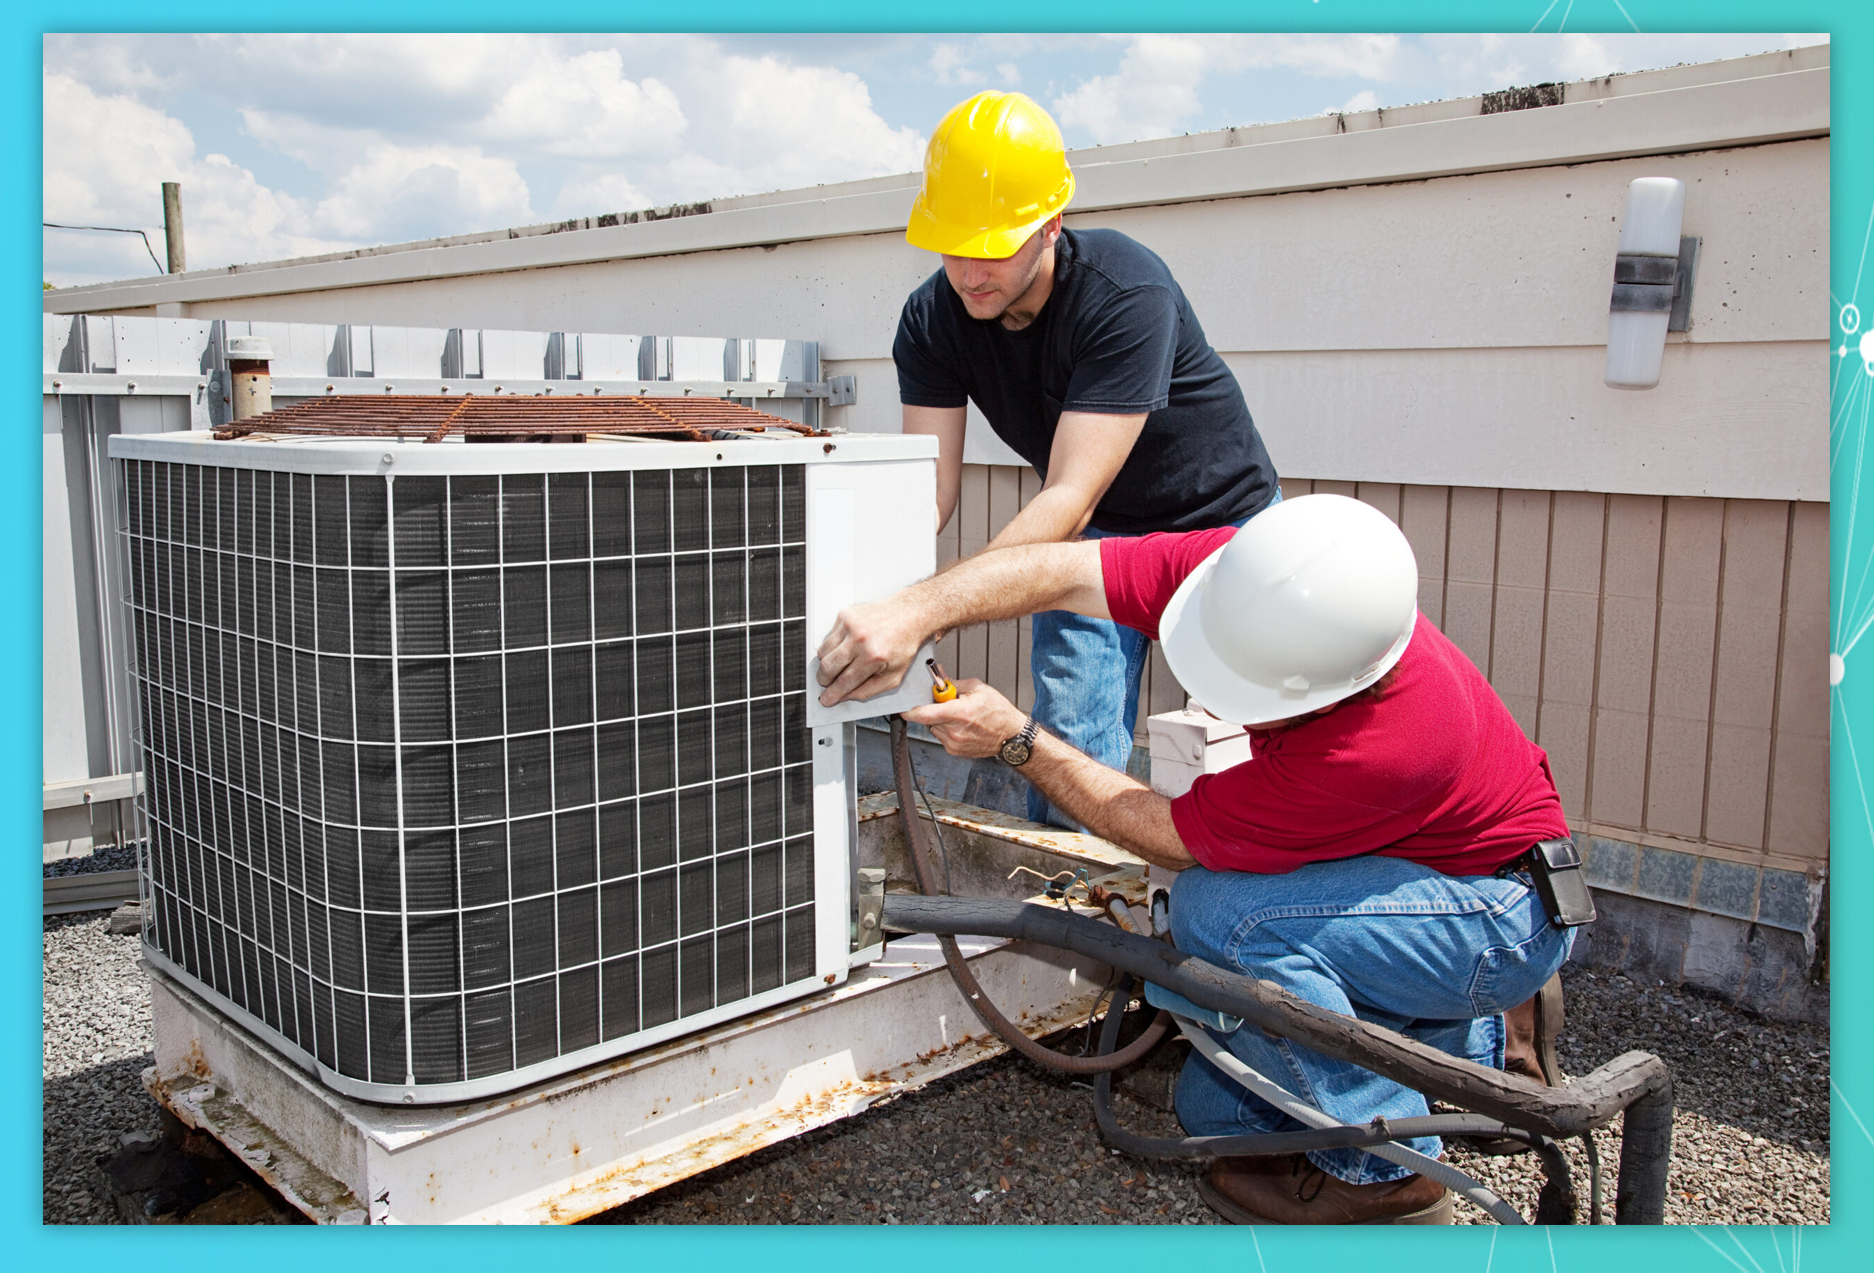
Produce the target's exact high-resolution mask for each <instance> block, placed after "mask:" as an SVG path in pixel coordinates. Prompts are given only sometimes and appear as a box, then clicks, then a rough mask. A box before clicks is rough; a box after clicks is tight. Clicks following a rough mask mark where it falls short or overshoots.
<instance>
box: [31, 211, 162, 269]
mask: <svg viewBox="0 0 1874 1273" xmlns="http://www.w3.org/2000/svg"><path fill="white" fill-rule="evenodd" d="M39 224H40V225H42V226H44V227H45V228H46V229H48V230H97V231H99V232H101V233H105V234H134V235H136V236H137V237H138V238H140V239H142V240H143V250H144V251H145V252H148V253H149V254H150V260H151V261H153V262H155V265H156V272H157V273H158V274H167V273H168V272H169V271H168V270H165V269H164V268H163V263H162V262H161V261H158V260H157V259H156V249H155V248H153V247H151V246H150V236H149V235H147V234H145V233H144V232H143V231H141V230H126V229H125V228H124V227H123V226H120V225H60V224H59V223H58V222H57V221H41V222H40V223H39Z"/></svg>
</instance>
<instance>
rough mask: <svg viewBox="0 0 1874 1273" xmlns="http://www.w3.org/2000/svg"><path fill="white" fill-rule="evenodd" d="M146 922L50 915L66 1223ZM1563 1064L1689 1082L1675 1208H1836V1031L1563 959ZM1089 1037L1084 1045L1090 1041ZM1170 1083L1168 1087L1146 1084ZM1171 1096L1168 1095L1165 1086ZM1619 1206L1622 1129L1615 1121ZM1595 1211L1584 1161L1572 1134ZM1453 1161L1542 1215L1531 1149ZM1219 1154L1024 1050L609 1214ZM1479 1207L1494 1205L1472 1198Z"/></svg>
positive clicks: (1010, 1185) (1073, 1201) (1028, 1204)
mask: <svg viewBox="0 0 1874 1273" xmlns="http://www.w3.org/2000/svg"><path fill="white" fill-rule="evenodd" d="M136 957H137V941H136V938H134V937H129V936H125V937H113V936H110V935H109V934H107V933H106V932H105V916H104V914H103V913H101V912H100V913H96V914H90V915H77V916H67V917H62V918H56V919H48V920H46V921H45V1067H44V1073H45V1182H46V1192H45V1199H46V1201H45V1219H46V1221H47V1222H49V1223H73V1222H78V1223H83V1222H108V1221H113V1220H115V1219H116V1213H115V1210H114V1208H113V1207H112V1205H111V1203H110V1202H109V1201H108V1199H106V1198H105V1196H104V1193H103V1181H102V1175H101V1173H100V1172H99V1171H98V1170H97V1168H96V1167H95V1165H94V1164H93V1157H94V1156H95V1155H96V1154H98V1153H101V1152H106V1151H109V1150H112V1149H115V1147H116V1145H117V1138H118V1137H119V1136H120V1135H122V1134H123V1133H125V1132H130V1131H146V1130H154V1129H155V1128H156V1126H157V1117H156V1105H155V1103H154V1102H153V1101H151V1100H150V1098H149V1097H148V1095H147V1094H145V1093H144V1091H143V1089H142V1086H141V1085H140V1084H139V1083H138V1081H137V1074H138V1072H139V1071H140V1070H141V1069H142V1068H143V1067H144V1066H146V1065H148V1064H149V1063H150V1055H149V1047H150V1026H149V1011H150V1000H149V991H148V988H147V985H146V984H145V982H144V978H143V974H142V973H141V972H140V971H139V970H138V968H137V966H136ZM1564 980H1565V984H1566V986H1567V994H1568V1002H1567V1007H1568V1024H1567V1029H1566V1030H1565V1032H1564V1035H1563V1038H1562V1040H1561V1055H1562V1063H1563V1066H1564V1068H1565V1069H1566V1070H1568V1072H1570V1073H1584V1072H1586V1071H1587V1070H1589V1069H1592V1068H1593V1067H1594V1066H1596V1065H1599V1064H1601V1063H1602V1062H1604V1061H1607V1060H1609V1059H1611V1058H1612V1057H1614V1056H1616V1055H1618V1054H1619V1053H1621V1052H1625V1051H1628V1050H1631V1049H1634V1048H1639V1049H1644V1050H1648V1051H1653V1052H1656V1053H1658V1054H1659V1055H1660V1056H1662V1057H1664V1058H1665V1060H1666V1062H1667V1063H1668V1064H1669V1065H1670V1066H1671V1067H1672V1069H1673V1073H1674V1075H1675V1078H1676V1080H1677V1083H1678V1118H1677V1123H1676V1128H1675V1135H1674V1140H1673V1171H1672V1177H1671V1190H1670V1195H1669V1198H1668V1203H1667V1219H1668V1220H1669V1221H1671V1222H1674V1223H1689V1222H1699V1223H1727V1224H1765V1223H1775V1224H1796V1223H1801V1224H1826V1223H1827V1222H1828V1219H1829V1198H1828V1191H1829V1165H1828V1064H1829V1052H1828V1035H1827V1031H1826V1029H1825V1028H1823V1027H1820V1026H1803V1025H1784V1024H1779V1023H1775V1022H1768V1021H1764V1020H1762V1019H1760V1018H1757V1017H1754V1016H1751V1015H1750V1014H1748V1013H1745V1012H1740V1011H1738V1010H1736V1009H1732V1008H1729V1007H1727V1006H1725V1005H1724V1004H1723V1003H1722V1002H1720V1001H1718V1000H1716V999H1713V998H1710V997H1708V996H1704V995H1700V994H1697V993H1695V992H1691V991H1684V990H1669V989H1667V988H1664V987H1660V986H1657V985H1655V986H1642V985H1639V984H1637V983H1635V982H1632V981H1629V980H1627V979H1626V978H1624V977H1618V976H1614V977H1610V976H1606V975H1597V974H1593V973H1589V972H1585V971H1582V970H1569V971H1567V972H1565V973H1564ZM1076 1046H1077V1040H1076ZM1141 1087H1142V1088H1143V1089H1144V1095H1145V1096H1146V1097H1147V1098H1150V1097H1151V1096H1152V1095H1153V1091H1152V1088H1151V1084H1150V1083H1142V1084H1141ZM1159 1095H1160V1096H1161V1097H1162V1093H1159ZM1117 1108H1118V1112H1119V1117H1120V1119H1121V1120H1122V1121H1123V1122H1124V1123H1126V1124H1127V1125H1128V1126H1129V1127H1131V1128H1133V1129H1134V1130H1136V1131H1140V1132H1144V1133H1147V1134H1154V1135H1170V1134H1175V1133H1176V1130H1177V1128H1176V1124H1175V1120H1174V1119H1173V1118H1172V1116H1171V1115H1170V1114H1169V1113H1168V1112H1167V1111H1165V1110H1163V1109H1160V1108H1157V1107H1156V1105H1155V1104H1154V1103H1152V1101H1151V1100H1150V1099H1135V1098H1134V1097H1133V1096H1130V1095H1127V1094H1125V1093H1124V1092H1123V1091H1122V1094H1121V1095H1120V1097H1119V1098H1118V1101H1117ZM1598 1144H1599V1146H1600V1150H1601V1161H1602V1166H1603V1170H1604V1173H1605V1174H1606V1177H1607V1199H1608V1201H1607V1207H1608V1210H1609V1213H1610V1214H1609V1215H1608V1217H1607V1218H1608V1219H1609V1220H1611V1218H1612V1216H1611V1211H1612V1206H1613V1203H1612V1196H1613V1185H1612V1177H1613V1171H1614V1167H1615V1164H1616V1163H1617V1162H1618V1160H1619V1136H1618V1134H1617V1133H1616V1132H1614V1131H1603V1132H1601V1133H1600V1134H1599V1136H1598ZM1569 1152H1570V1158H1571V1160H1572V1161H1573V1163H1574V1164H1575V1171H1576V1182H1577V1185H1578V1187H1579V1188H1580V1190H1581V1193H1582V1198H1583V1204H1584V1214H1583V1220H1584V1221H1585V1219H1586V1215H1585V1203H1586V1197H1587V1185H1586V1168H1585V1159H1584V1156H1583V1154H1582V1152H1581V1148H1580V1143H1579V1142H1570V1144H1569ZM1450 1154H1451V1158H1452V1160H1453V1162H1454V1163H1456V1164H1457V1165H1458V1166H1460V1167H1462V1168H1464V1169H1465V1170H1468V1171H1471V1172H1472V1173H1473V1174H1475V1175H1476V1176H1477V1177H1478V1178H1479V1179H1481V1180H1483V1181H1484V1182H1485V1183H1487V1184H1489V1185H1490V1186H1491V1187H1493V1188H1495V1189H1497V1190H1498V1191H1499V1192H1501V1193H1502V1194H1503V1195H1504V1197H1505V1198H1507V1199H1508V1200H1509V1201H1510V1202H1511V1203H1512V1204H1514V1205H1516V1206H1517V1207H1518V1208H1520V1209H1521V1210H1523V1212H1524V1213H1525V1214H1529V1213H1530V1211H1531V1210H1532V1209H1533V1206H1534V1202H1535V1193H1536V1189H1537V1187H1538V1185H1539V1183H1540V1173H1539V1171H1538V1169H1537V1167H1536V1163H1535V1160H1534V1159H1533V1158H1532V1157H1529V1156H1523V1157H1517V1158H1483V1157H1480V1156H1477V1155H1475V1154H1471V1153H1469V1152H1468V1151H1466V1150H1465V1149H1463V1148H1462V1147H1458V1146H1453V1147H1451V1149H1450ZM1197 1171H1198V1169H1197V1168H1195V1167H1193V1166H1188V1165H1184V1164H1179V1163H1146V1162H1140V1161H1138V1160H1135V1159H1131V1158H1127V1157H1125V1156H1123V1155H1119V1154H1115V1153H1113V1152H1112V1151H1111V1150H1109V1149H1107V1148H1106V1147H1105V1146H1104V1145H1102V1144H1101V1143H1100V1141H1099V1136H1098V1133H1097V1132H1096V1131H1095V1129H1094V1126H1093V1110H1092V1093H1091V1091H1090V1090H1089V1089H1088V1087H1087V1086H1086V1085H1085V1084H1084V1083H1081V1082H1079V1081H1077V1080H1072V1079H1069V1078H1067V1077H1065V1076H1062V1075H1058V1074H1054V1073H1052V1072H1049V1071H1044V1070H1042V1069H1040V1068H1039V1067H1037V1066H1035V1065H1033V1064H1031V1063H1029V1062H1027V1061H1024V1060H1021V1059H1019V1058H1015V1057H1009V1056H1004V1057H1001V1058H998V1059H997V1060H994V1061H990V1062H986V1063H984V1064H982V1065H978V1066H975V1067H972V1068H971V1069H968V1070H965V1071H963V1072H961V1073H959V1074H955V1075H951V1076H950V1077H948V1078H945V1079H941V1080H939V1081H937V1082H935V1083H932V1084H931V1085H929V1086H928V1087H926V1088H924V1089H923V1090H921V1091H918V1092H912V1093H908V1094H906V1095H904V1096H901V1097H899V1098H897V1099H895V1100H891V1101H888V1102H885V1103H882V1104H880V1105H876V1106H874V1107H873V1108H872V1109H870V1110H868V1111H867V1112H865V1113H864V1114H861V1115H859V1116H858V1117H855V1118H850V1119H846V1120H843V1121H841V1122H838V1123H835V1124H833V1125H831V1126H829V1127H825V1128H821V1129H819V1130H818V1131H814V1132H810V1133H808V1134H806V1135H804V1136H799V1137H796V1138H794V1139H792V1140H790V1141H787V1142H785V1143H783V1144H780V1145H775V1146H771V1147H769V1148H767V1149H764V1150H761V1151H759V1152H757V1153H754V1154H751V1155H749V1156H748V1157H746V1158H742V1159H739V1160H737V1161H736V1162H733V1163H730V1164H727V1165H725V1166H722V1167H718V1168H716V1169H715V1170H713V1171H709V1172H705V1173H703V1174H702V1175H699V1176H695V1177H692V1178H691V1179H689V1180H686V1181H682V1182H679V1183H678V1184H675V1185H671V1186H669V1187H668V1188H665V1189H661V1190H659V1191H658V1192H656V1193H653V1194H649V1195H647V1196H645V1197H643V1198H640V1199H638V1200H636V1201H635V1202H632V1203H629V1204H627V1205H625V1206H623V1207H619V1208H617V1209H616V1210H613V1211H610V1212H607V1213H606V1214H605V1215H603V1216H600V1217H598V1220H599V1222H601V1223H617V1224H671V1223H675V1224H682V1223H709V1224H724V1223H730V1224H733V1223H757V1224H759V1223H776V1222H794V1223H879V1222H885V1223H901V1224H912V1223H921V1224H930V1223H961V1224H1011V1223H1073V1224H1081V1223H1089V1224H1107V1223H1124V1224H1208V1223H1212V1222H1214V1220H1215V1217H1214V1216H1212V1215H1211V1213H1210V1212H1209V1211H1208V1210H1207V1209H1206V1208H1205V1207H1204V1206H1203V1204H1202V1203H1200V1202H1199V1201H1198V1199H1197V1194H1196V1190H1195V1187H1194V1182H1195V1179H1196V1175H1197ZM1458 1218H1459V1220H1460V1221H1461V1222H1483V1221H1484V1220H1485V1217H1484V1215H1483V1213H1482V1212H1481V1211H1480V1210H1478V1209H1477V1208H1475V1207H1473V1206H1471V1205H1470V1204H1469V1203H1466V1202H1464V1201H1462V1200H1460V1201H1459V1203H1458Z"/></svg>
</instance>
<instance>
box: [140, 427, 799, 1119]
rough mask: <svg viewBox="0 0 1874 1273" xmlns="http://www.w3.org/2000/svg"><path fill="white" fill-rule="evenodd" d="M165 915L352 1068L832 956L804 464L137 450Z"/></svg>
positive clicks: (669, 1002) (448, 1066)
mask: <svg viewBox="0 0 1874 1273" xmlns="http://www.w3.org/2000/svg"><path fill="white" fill-rule="evenodd" d="M119 463H120V464H121V465H122V469H121V477H122V490H123V493H124V507H123V510H122V512H123V518H124V521H123V525H124V527H125V534H126V549H127V556H128V561H129V564H130V572H129V577H130V589H131V596H130V602H131V614H132V620H133V626H134V629H135V631H134V637H135V649H136V668H135V671H136V679H137V686H138V695H139V705H140V708H141V721H142V726H141V728H142V739H141V741H142V746H143V748H144V750H145V753H146V755H145V769H146V773H147V775H148V787H147V795H146V804H147V809H148V814H149V819H150V826H151V854H150V885H151V890H152V894H153V897H154V903H155V905H154V911H155V921H154V927H153V929H152V933H151V937H150V940H151V941H152V942H153V943H154V945H155V946H156V948H157V949H158V950H159V951H160V952H161V953H162V954H163V955H165V956H167V957H168V958H169V959H170V960H171V961H173V962H174V963H175V964H177V965H178V966H180V967H181V968H182V969H184V970H185V971H186V972H188V973H189V974H190V975H191V976H193V977H195V978H196V979H198V980H199V981H200V982H202V983H203V984H205V985H207V986H209V987H211V988H212V989H213V990H215V991H216V992H217V993H219V994H220V995H222V996H225V997H226V998H227V999H228V1000H230V1001H231V1002H232V1003H234V1004H236V1005H238V1006H239V1007H240V1008H242V1009H244V1010H246V1011H247V1012H249V1013H251V1014H252V1015H253V1016H255V1017H257V1018H259V1019H260V1020H261V1021H263V1022H265V1023H266V1024H267V1025H268V1026H269V1027H271V1028H272V1029H274V1030H275V1031H277V1032H278V1033H279V1034H280V1035H282V1036H284V1037H285V1038H286V1039H288V1040H290V1041H292V1042H293V1043H294V1044H296V1045H297V1046H298V1047H299V1048H301V1049H303V1050H304V1051H305V1052H306V1053H308V1054H310V1055H312V1056H315V1057H317V1058H318V1060H319V1061H320V1062H322V1063H323V1064H324V1065H326V1066H328V1067H330V1068H331V1069H333V1070H336V1071H337V1072H338V1073H340V1074H342V1075H346V1076H349V1077H351V1078H354V1079H357V1080H360V1081H364V1082H369V1083H372V1084H379V1083H384V1084H398V1085H404V1084H409V1083H416V1084H434V1083H450V1082H460V1081H464V1080H474V1079H481V1078H487V1077H490V1076H496V1075H500V1074H502V1073H505V1072H508V1071H511V1070H514V1069H517V1068H520V1067H524V1066H529V1065H533V1064H537V1063H540V1062H544V1061H549V1060H552V1059H554V1058H556V1057H559V1056H563V1055H566V1054H568V1053H572V1052H577V1051H579V1050H580V1049H583V1048H588V1047H593V1046H596V1045H598V1044H600V1043H603V1042H607V1041H613V1040H619V1039H624V1038H626V1037H627V1036H630V1035H633V1034H636V1033H638V1032H641V1031H644V1030H648V1029H652V1028H654V1027H657V1026H660V1025H664V1024H667V1023H670V1022H673V1021H677V1020H680V1019H681V1018H683V1017H686V1016H691V1015H694V1014H697V1013H701V1012H704V1011H707V1010H709V1009H711V1008H713V1007H716V1006H719V1005H724V1004H730V1003H733V1002H735V1001H737V1000H739V999H744V998H747V997H749V996H751V995H755V994H759V993H761V992H763V991H767V990H772V989H775V988H777V987H779V986H781V985H783V984H787V983H792V982H798V981H801V980H803V979H805V978H808V977H811V976H812V975H813V972H814V968H813V961H814V941H813V933H814V899H813V893H812V887H813V868H812V862H813V852H812V850H813V824H812V807H813V802H812V782H811V765H810V757H809V754H808V753H809V750H810V744H811V741H812V740H811V734H810V731H809V730H808V728H807V725H806V696H805V670H804V666H803V655H804V648H805V639H804V637H805V634H804V632H803V631H802V624H803V618H802V616H803V614H804V610H805V594H804V588H805V580H804V551H805V548H804V544H805V526H804V520H803V513H804V501H803V495H802V478H803V473H802V469H801V468H800V467H799V466H767V467H747V468H744V467H739V466H737V467H729V466H723V467H718V468H714V469H701V468H680V469H675V470H647V471H635V472H605V473H591V474H585V473H573V474H550V475H545V476H542V475H528V476H501V477H493V476H450V477H402V478H394V479H393V478H383V477H328V476H308V475H306V474H298V473H274V472H263V471H253V470H246V469H234V468H216V467H207V466H197V465H184V464H175V463H164V462H158V461H148V460H124V461H119Z"/></svg>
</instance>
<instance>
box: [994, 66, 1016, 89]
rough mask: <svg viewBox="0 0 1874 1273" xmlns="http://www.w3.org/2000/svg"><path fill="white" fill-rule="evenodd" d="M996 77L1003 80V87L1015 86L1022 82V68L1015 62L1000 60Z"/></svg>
mask: <svg viewBox="0 0 1874 1273" xmlns="http://www.w3.org/2000/svg"><path fill="white" fill-rule="evenodd" d="M996 78H997V79H999V80H1001V81H1002V87H1004V88H1014V87H1016V86H1017V85H1019V84H1020V83H1021V82H1022V68H1021V67H1019V66H1017V65H1015V63H1013V62H998V63H997V64H996Z"/></svg>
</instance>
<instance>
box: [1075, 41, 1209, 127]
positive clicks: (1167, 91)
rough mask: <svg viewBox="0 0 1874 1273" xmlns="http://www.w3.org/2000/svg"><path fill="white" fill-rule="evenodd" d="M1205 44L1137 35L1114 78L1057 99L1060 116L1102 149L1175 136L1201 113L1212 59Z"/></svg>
mask: <svg viewBox="0 0 1874 1273" xmlns="http://www.w3.org/2000/svg"><path fill="white" fill-rule="evenodd" d="M1205 44H1206V41H1205V40H1204V39H1199V38H1197V37H1194V36H1187V35H1139V36H1134V37H1133V38H1132V41H1131V43H1130V44H1129V45H1128V46H1127V48H1126V53H1125V56H1124V57H1123V58H1121V59H1120V63H1119V70H1118V71H1117V72H1116V73H1115V74H1112V75H1096V76H1094V77H1093V78H1092V79H1090V80H1087V81H1086V82H1085V83H1083V84H1081V85H1080V86H1079V87H1078V88H1075V89H1072V90H1071V91H1069V92H1067V93H1063V94H1062V95H1060V96H1059V97H1056V98H1055V99H1054V113H1055V117H1056V118H1057V119H1058V121H1059V122H1060V123H1061V125H1062V126H1063V127H1070V128H1071V127H1078V128H1084V129H1086V130H1087V131H1088V132H1089V133H1091V134H1092V135H1093V138H1094V140H1095V141H1097V142H1099V143H1101V144H1102V145H1104V144H1106V143H1108V142H1119V141H1136V140H1138V139H1139V138H1142V137H1163V136H1166V135H1168V134H1171V133H1174V132H1176V131H1178V125H1179V124H1180V123H1182V122H1183V121H1184V120H1186V119H1189V118H1191V117H1192V116H1194V115H1196V114H1197V113H1198V111H1199V110H1200V109H1201V106H1202V103H1201V102H1200V101H1199V100H1198V96H1197V88H1198V85H1199V83H1200V82H1201V81H1202V80H1203V78H1204V71H1205V68H1206V64H1207V63H1208V62H1209V60H1210V57H1211V54H1210V52H1209V51H1208V50H1207V49H1206V47H1205Z"/></svg>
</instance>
